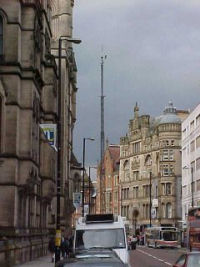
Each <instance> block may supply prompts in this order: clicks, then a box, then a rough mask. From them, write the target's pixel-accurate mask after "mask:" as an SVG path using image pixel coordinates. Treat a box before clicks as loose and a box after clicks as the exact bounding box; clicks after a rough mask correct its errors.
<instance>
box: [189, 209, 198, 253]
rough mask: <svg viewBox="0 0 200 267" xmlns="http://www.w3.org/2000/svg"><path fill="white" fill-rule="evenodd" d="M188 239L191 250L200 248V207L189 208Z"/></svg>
mask: <svg viewBox="0 0 200 267" xmlns="http://www.w3.org/2000/svg"><path fill="white" fill-rule="evenodd" d="M187 240H188V246H189V248H190V251H192V250H193V249H198V250H200V207H193V208H190V209H189V210H188V218H187Z"/></svg>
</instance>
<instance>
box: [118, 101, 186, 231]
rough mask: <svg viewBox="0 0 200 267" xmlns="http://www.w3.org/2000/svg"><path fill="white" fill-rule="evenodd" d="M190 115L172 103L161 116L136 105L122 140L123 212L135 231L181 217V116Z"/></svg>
mask: <svg viewBox="0 0 200 267" xmlns="http://www.w3.org/2000/svg"><path fill="white" fill-rule="evenodd" d="M180 114H181V116H179V115H180ZM187 115H188V113H187V112H185V111H182V112H181V111H178V112H177V111H176V108H174V107H173V104H172V103H171V102H170V103H169V105H168V106H167V107H166V108H165V110H164V113H163V115H161V116H159V117H157V118H151V117H150V116H149V115H141V116H140V115H139V108H138V106H137V104H136V106H135V108H134V118H133V119H131V120H130V121H129V129H128V134H127V136H125V137H122V138H121V139H120V174H119V177H120V185H121V214H122V216H125V217H126V218H127V219H128V221H129V227H130V229H131V231H132V232H134V231H135V230H136V228H138V229H139V228H140V230H141V229H142V228H143V227H146V226H148V225H150V224H151V225H157V226H159V225H166V226H167V225H171V226H175V225H177V222H178V221H179V220H181V153H180V150H181V117H185V116H187ZM150 189H151V190H150ZM150 203H151V207H150ZM150 212H151V213H150Z"/></svg>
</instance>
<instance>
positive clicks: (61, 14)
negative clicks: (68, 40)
mask: <svg viewBox="0 0 200 267" xmlns="http://www.w3.org/2000/svg"><path fill="white" fill-rule="evenodd" d="M72 8H73V1H72V0H13V1H9V4H8V1H7V0H0V210H1V212H0V238H1V240H4V241H3V242H1V244H0V255H1V257H0V265H1V266H4V260H5V261H6V262H8V261H10V264H11V265H12V264H14V263H18V262H24V261H28V260H31V259H33V258H36V257H38V256H41V255H43V254H45V253H46V252H47V246H48V240H49V235H50V233H54V230H55V224H56V178H57V150H56V149H55V147H52V146H51V145H50V144H49V141H48V140H47V138H46V137H45V135H44V133H43V131H42V129H41V127H40V125H41V124H43V125H44V124H54V125H56V124H57V122H58V108H59V107H58V93H59V92H58V75H59V73H58V67H57V64H56V63H57V62H56V61H57V55H58V41H57V40H58V38H59V36H60V35H67V36H68V37H71V35H72ZM52 14H53V17H52ZM52 18H53V19H52ZM51 26H53V27H51ZM52 29H53V30H52ZM63 45H64V44H63ZM62 55H63V57H64V59H62V78H63V79H62V87H61V91H62V95H61V99H62V101H61V102H62V103H61V109H62V111H61V114H62V116H61V123H62V129H61V136H62V141H61V143H62V144H61V146H62V149H61V166H62V170H61V226H62V229H63V231H65V230H66V229H68V228H69V226H70V224H71V215H72V213H73V211H74V209H73V206H72V190H73V185H72V183H73V178H74V174H73V173H72V174H71V169H70V166H71V154H72V149H73V143H72V136H73V128H74V123H75V120H76V91H77V88H76V71H77V70H76V63H75V59H74V54H73V50H72V47H71V45H70V46H69V45H68V44H65V45H64V47H63V52H62ZM5 258H6V259H5Z"/></svg>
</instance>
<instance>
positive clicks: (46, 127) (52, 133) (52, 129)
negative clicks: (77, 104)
mask: <svg viewBox="0 0 200 267" xmlns="http://www.w3.org/2000/svg"><path fill="white" fill-rule="evenodd" d="M40 127H41V128H42V130H43V132H44V134H45V136H46V138H47V140H48V141H49V144H50V145H51V146H52V147H54V148H56V136H57V134H56V131H57V125H56V124H40Z"/></svg>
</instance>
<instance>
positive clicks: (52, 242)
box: [48, 237, 55, 262]
mask: <svg viewBox="0 0 200 267" xmlns="http://www.w3.org/2000/svg"><path fill="white" fill-rule="evenodd" d="M48 249H49V252H50V253H51V261H52V262H54V257H55V240H54V238H53V237H52V238H51V239H50V240H49V245H48Z"/></svg>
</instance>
